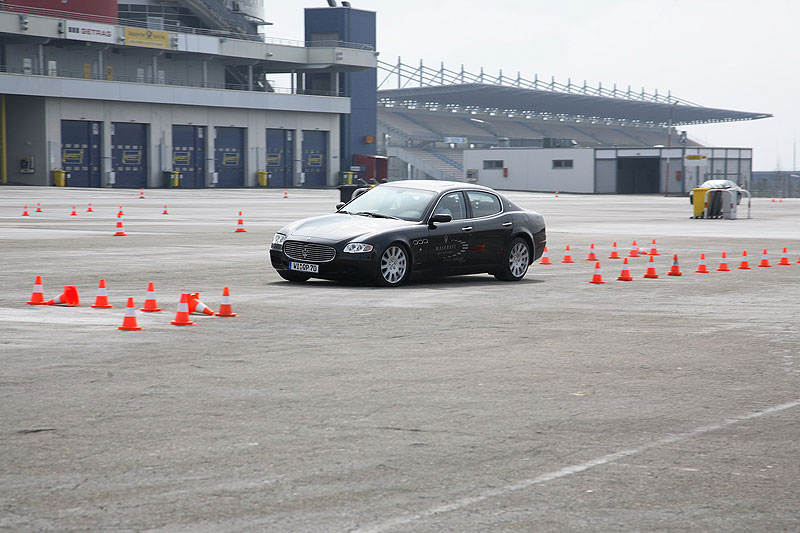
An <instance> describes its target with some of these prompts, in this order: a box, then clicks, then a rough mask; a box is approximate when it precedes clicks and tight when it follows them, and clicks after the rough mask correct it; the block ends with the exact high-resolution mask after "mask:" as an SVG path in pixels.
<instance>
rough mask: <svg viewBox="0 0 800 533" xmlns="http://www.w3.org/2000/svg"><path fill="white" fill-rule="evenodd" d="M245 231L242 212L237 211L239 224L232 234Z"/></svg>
mask: <svg viewBox="0 0 800 533" xmlns="http://www.w3.org/2000/svg"><path fill="white" fill-rule="evenodd" d="M246 231H247V230H246V229H244V222H242V212H241V211H239V222H237V224H236V230H235V231H234V233H245V232H246Z"/></svg>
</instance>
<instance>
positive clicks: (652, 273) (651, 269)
mask: <svg viewBox="0 0 800 533" xmlns="http://www.w3.org/2000/svg"><path fill="white" fill-rule="evenodd" d="M655 262H656V260H655V258H654V257H651V258H650V266H648V267H647V272H645V274H644V277H645V278H647V279H658V277H659V276H658V274H657V273H656V266H655Z"/></svg>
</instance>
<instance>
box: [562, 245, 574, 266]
mask: <svg viewBox="0 0 800 533" xmlns="http://www.w3.org/2000/svg"><path fill="white" fill-rule="evenodd" d="M561 262H562V263H574V262H575V261H573V260H572V255H570V251H569V244H568V245H567V248H566V249H565V250H564V258H563V259H562V260H561Z"/></svg>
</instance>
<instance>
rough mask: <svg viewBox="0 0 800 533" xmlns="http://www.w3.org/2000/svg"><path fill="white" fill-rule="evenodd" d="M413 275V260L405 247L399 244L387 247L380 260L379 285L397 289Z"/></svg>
mask: <svg viewBox="0 0 800 533" xmlns="http://www.w3.org/2000/svg"><path fill="white" fill-rule="evenodd" d="M409 274H411V258H410V256H409V254H408V252H407V251H406V249H405V247H404V246H402V245H401V244H398V243H393V244H390V245H389V246H387V247H386V249H385V250H384V251H383V253H382V254H381V256H380V259H379V260H378V276H377V278H378V285H381V286H383V287H397V286H399V285H402V284H403V283H405V282H406V280H408V277H409Z"/></svg>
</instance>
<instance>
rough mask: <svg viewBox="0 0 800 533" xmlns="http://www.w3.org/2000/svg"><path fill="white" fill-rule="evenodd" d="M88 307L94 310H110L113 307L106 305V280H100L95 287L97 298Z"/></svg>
mask: <svg viewBox="0 0 800 533" xmlns="http://www.w3.org/2000/svg"><path fill="white" fill-rule="evenodd" d="M89 307H93V308H94V309H111V308H112V307H114V306H113V305H111V304H110V303H108V291H107V290H106V280H104V279H101V280H100V283H98V285H97V296H96V297H95V299H94V304H93V305H90V306H89Z"/></svg>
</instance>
